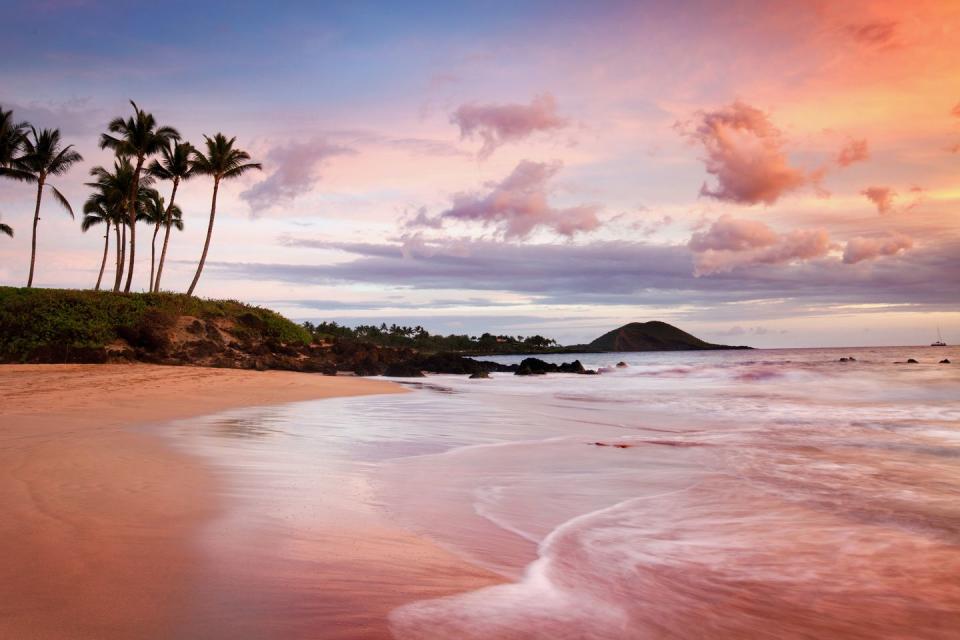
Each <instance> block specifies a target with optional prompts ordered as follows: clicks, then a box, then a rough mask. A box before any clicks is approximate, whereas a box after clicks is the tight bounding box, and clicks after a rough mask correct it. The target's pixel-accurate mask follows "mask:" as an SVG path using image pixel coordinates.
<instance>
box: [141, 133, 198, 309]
mask: <svg viewBox="0 0 960 640" xmlns="http://www.w3.org/2000/svg"><path fill="white" fill-rule="evenodd" d="M193 151H194V149H193V145H192V144H190V143H189V142H180V143H178V144H174V145H167V146H166V147H164V148H163V149H161V150H160V155H161V156H162V158H161V160H159V161H158V160H154V161H153V162H152V163H151V164H150V169H149V171H150V175H152V176H153V177H155V178H157V179H158V180H170V181H171V182H173V191H172V192H171V193H170V204H169V205H167V216H166V218H167V221H166V222H165V223H164V226H165V227H166V230H165V231H164V233H163V249H161V250H160V264H158V265H157V277H156V279H155V280H153V291H154V292H159V291H160V276H161V275H163V263H164V261H165V260H166V259H167V245H168V244H169V242H170V227H171V226H172V222H173V221H172V219H171V218H172V212H173V209H174V207H175V205H174V201H175V200H176V198H177V187H178V186H180V182H181V181H182V180H189V179H190V178H191V177H193V162H192V160H191V157H192V156H193ZM177 211H180V209H179V208H177ZM182 228H183V223H182V222H181V226H180V227H178V229H182ZM150 263H151V265H152V264H153V259H152V258H151V260H150Z"/></svg>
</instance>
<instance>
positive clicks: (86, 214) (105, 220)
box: [80, 193, 115, 291]
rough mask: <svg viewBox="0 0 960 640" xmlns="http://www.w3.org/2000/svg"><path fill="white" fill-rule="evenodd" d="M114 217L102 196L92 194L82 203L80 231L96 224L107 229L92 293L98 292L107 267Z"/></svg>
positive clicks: (84, 230)
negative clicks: (105, 226) (102, 225)
mask: <svg viewBox="0 0 960 640" xmlns="http://www.w3.org/2000/svg"><path fill="white" fill-rule="evenodd" d="M114 218H115V216H114V214H113V212H111V211H110V209H109V206H108V205H107V203H106V202H105V199H104V198H103V196H102V194H99V193H94V194H93V195H91V196H90V197H89V198H87V201H86V202H84V203H83V221H82V222H81V223H80V230H81V231H83V232H84V233H86V232H87V231H88V230H89V229H90V228H91V227H94V226H96V225H98V224H106V225H107V228H106V231H105V232H104V234H103V260H102V261H101V262H100V274H99V275H98V276H97V284H96V286H95V287H94V288H93V290H94V291H100V281H101V280H103V270H104V269H105V268H106V266H107V254H109V253H110V225H112V224H113V220H114Z"/></svg>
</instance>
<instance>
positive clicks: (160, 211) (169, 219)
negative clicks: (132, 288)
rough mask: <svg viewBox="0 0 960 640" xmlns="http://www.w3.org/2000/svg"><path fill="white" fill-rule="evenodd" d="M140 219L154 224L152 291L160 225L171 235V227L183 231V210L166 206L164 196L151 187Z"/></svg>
mask: <svg viewBox="0 0 960 640" xmlns="http://www.w3.org/2000/svg"><path fill="white" fill-rule="evenodd" d="M139 219H140V220H143V221H144V222H148V223H150V224H152V225H153V240H152V241H151V243H150V291H154V290H155V289H154V280H153V273H154V271H153V270H154V266H155V265H156V262H155V259H154V256H155V255H156V250H157V234H158V233H159V232H160V225H163V226H165V227H166V228H167V236H168V237H169V235H170V227H171V226H173V227H176V228H177V231H183V212H182V211H180V207H178V206H176V205H171V206H169V207H168V206H166V205H165V204H164V202H163V196H161V195H160V192H159V191H157V190H156V189H150V191H149V195H148V197H147V200H146V201H145V202H144V203H143V211H142V212H141V213H140V217H139Z"/></svg>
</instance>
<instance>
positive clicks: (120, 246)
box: [113, 224, 127, 291]
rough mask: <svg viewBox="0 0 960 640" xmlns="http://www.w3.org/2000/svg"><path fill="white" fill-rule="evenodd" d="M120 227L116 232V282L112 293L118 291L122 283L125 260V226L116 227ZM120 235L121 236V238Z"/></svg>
mask: <svg viewBox="0 0 960 640" xmlns="http://www.w3.org/2000/svg"><path fill="white" fill-rule="evenodd" d="M117 226H119V227H121V229H120V231H118V232H117V281H116V282H115V283H114V285H113V290H114V291H120V285H121V284H122V283H123V265H125V264H126V259H127V225H125V224H120V225H117ZM120 233H122V234H123V235H122V236H121V235H120Z"/></svg>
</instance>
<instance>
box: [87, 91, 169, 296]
mask: <svg viewBox="0 0 960 640" xmlns="http://www.w3.org/2000/svg"><path fill="white" fill-rule="evenodd" d="M130 104H131V105H133V112H134V115H133V117H132V118H127V119H126V120H124V119H123V118H114V119H113V120H112V121H111V122H110V124H109V125H107V129H108V130H109V131H110V133H115V134H117V135H116V136H112V135H110V134H107V133H104V134H102V135H101V136H100V148H101V149H113V150H114V151H116V152H117V154H118V155H122V156H126V157H129V158H135V159H136V162H137V164H136V168H135V169H134V174H133V182H132V184H131V185H130V198H129V199H128V201H127V207H128V209H127V218H128V220H129V222H128V225H129V227H130V264H129V270H128V271H127V282H126V284H125V285H124V287H123V291H124V293H129V292H130V284H131V283H132V281H133V265H134V259H135V258H136V235H137V211H136V203H137V197H136V196H135V194H136V193H137V189H139V187H140V173H141V171H142V170H143V163H144V161H145V160H146V159H147V158H148V157H149V156H152V155H154V154H156V153H158V152H159V151H160V150H161V149H163V148H164V147H166V146H168V145H169V144H170V142H171V141H174V140H179V139H180V133H179V132H178V131H177V130H176V129H174V128H173V127H160V126H158V125H157V121H156V119H155V118H154V117H153V114H152V113H147V112H146V111H144V110H142V109H141V108H140V107H138V106H137V103H136V102H134V101H133V100H131V101H130Z"/></svg>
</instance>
